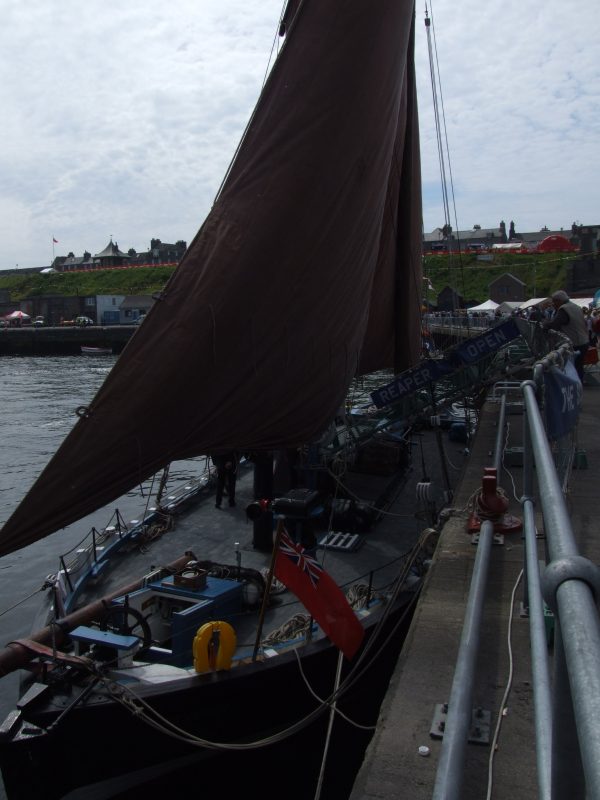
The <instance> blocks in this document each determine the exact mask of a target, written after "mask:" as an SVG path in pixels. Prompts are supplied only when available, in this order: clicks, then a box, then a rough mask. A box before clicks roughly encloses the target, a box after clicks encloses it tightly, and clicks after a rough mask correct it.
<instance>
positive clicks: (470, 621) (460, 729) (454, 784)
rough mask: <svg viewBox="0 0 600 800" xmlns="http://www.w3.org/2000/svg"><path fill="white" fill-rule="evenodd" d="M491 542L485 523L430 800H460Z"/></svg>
mask: <svg viewBox="0 0 600 800" xmlns="http://www.w3.org/2000/svg"><path fill="white" fill-rule="evenodd" d="M493 538H494V523H493V522H491V521H490V520H485V521H484V522H483V523H482V525H481V531H480V534H479V544H478V545H477V554H476V556H475V564H474V567H473V576H472V579H471V587H470V589H469V597H468V600H467V609H466V612H465V621H464V625H463V630H462V636H461V639H460V645H459V650H458V658H457V661H456V669H455V672H454V679H453V681H452V690H451V692H450V700H449V702H448V715H447V719H446V726H445V729H444V738H443V740H442V748H441V752H440V760H439V764H438V769H437V773H436V778H435V786H434V790H433V800H460V798H461V797H462V796H463V795H462V793H461V787H462V779H463V772H464V765H465V755H466V748H467V743H468V739H469V726H470V724H471V712H472V697H473V686H474V677H475V665H476V661H477V653H478V650H479V638H480V630H481V620H482V616H483V603H484V599H485V590H486V584H487V576H488V568H489V563H490V554H491V550H492V541H493Z"/></svg>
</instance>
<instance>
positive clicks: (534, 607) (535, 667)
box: [523, 443, 552, 800]
mask: <svg viewBox="0 0 600 800" xmlns="http://www.w3.org/2000/svg"><path fill="white" fill-rule="evenodd" d="M525 446H527V443H526V445H525ZM523 527H524V531H525V562H526V574H527V587H528V594H527V596H528V600H529V608H528V611H529V635H530V637H531V671H532V674H533V709H534V718H535V749H536V755H537V777H538V800H550V798H551V797H552V791H551V786H552V772H551V766H552V759H551V754H552V694H551V688H550V687H551V684H550V665H549V663H548V645H547V641H546V623H545V620H544V604H543V600H542V590H541V584H540V569H539V564H538V553H537V539H536V525H535V516H534V506H533V501H532V500H530V499H525V500H524V502H523Z"/></svg>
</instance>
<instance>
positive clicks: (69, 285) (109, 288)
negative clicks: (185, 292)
mask: <svg viewBox="0 0 600 800" xmlns="http://www.w3.org/2000/svg"><path fill="white" fill-rule="evenodd" d="M174 270H175V267H132V268H130V269H98V270H88V271H85V272H54V273H49V274H45V275H42V274H41V273H23V274H22V275H19V274H18V273H15V272H12V273H10V274H9V275H6V276H0V290H2V289H5V290H8V291H9V292H10V297H11V300H16V301H18V300H24V299H25V298H27V297H39V296H40V295H52V294H54V295H62V296H63V297H83V296H91V295H98V294H124V295H136V294H145V295H149V294H154V293H155V292H160V291H161V289H163V288H164V286H165V284H166V282H167V281H168V280H169V278H170V277H171V275H172V274H173V271H174Z"/></svg>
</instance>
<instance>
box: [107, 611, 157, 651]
mask: <svg viewBox="0 0 600 800" xmlns="http://www.w3.org/2000/svg"><path fill="white" fill-rule="evenodd" d="M100 630H102V631H112V632H113V633H119V634H121V636H137V637H138V638H139V639H141V640H142V648H141V649H142V650H146V649H147V648H148V647H150V645H151V644H152V631H151V630H150V625H149V624H148V621H147V619H146V618H145V617H144V615H143V614H142V613H141V612H140V611H138V610H137V608H131V607H130V606H109V608H107V609H106V611H105V612H104V615H103V617H102V619H101V620H100Z"/></svg>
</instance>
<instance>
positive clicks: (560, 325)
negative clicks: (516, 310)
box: [542, 289, 589, 382]
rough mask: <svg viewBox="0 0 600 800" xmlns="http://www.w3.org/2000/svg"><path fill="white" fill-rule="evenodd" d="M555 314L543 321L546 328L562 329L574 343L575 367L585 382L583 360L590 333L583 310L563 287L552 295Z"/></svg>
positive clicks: (580, 378)
mask: <svg viewBox="0 0 600 800" xmlns="http://www.w3.org/2000/svg"><path fill="white" fill-rule="evenodd" d="M552 305H553V306H554V310H555V314H554V316H553V317H552V319H549V320H547V321H546V322H543V323H542V326H543V328H544V329H545V330H555V331H560V332H561V333H563V334H564V335H565V336H567V337H568V338H569V339H570V340H571V342H572V343H573V349H574V350H575V369H576V370H577V374H578V375H579V380H581V381H582V382H583V360H584V358H585V354H586V353H587V350H588V347H589V335H588V329H587V324H586V321H585V317H584V316H583V311H582V310H581V308H580V307H579V306H578V305H577V303H573V302H572V301H571V300H570V298H569V295H568V294H567V293H566V292H564V291H563V290H562V289H561V290H560V291H558V292H554V294H553V295H552Z"/></svg>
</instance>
